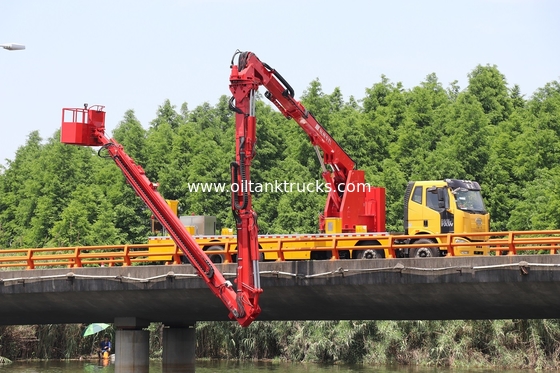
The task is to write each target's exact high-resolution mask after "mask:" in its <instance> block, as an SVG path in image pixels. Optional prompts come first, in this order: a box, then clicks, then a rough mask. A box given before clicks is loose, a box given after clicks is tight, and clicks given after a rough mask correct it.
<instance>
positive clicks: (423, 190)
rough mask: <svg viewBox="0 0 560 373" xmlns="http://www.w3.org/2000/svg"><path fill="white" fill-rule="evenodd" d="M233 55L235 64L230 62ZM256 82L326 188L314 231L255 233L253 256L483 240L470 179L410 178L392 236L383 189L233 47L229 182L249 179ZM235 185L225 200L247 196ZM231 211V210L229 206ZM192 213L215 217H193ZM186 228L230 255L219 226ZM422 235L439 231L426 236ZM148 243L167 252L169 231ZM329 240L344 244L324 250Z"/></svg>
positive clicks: (433, 247)
mask: <svg viewBox="0 0 560 373" xmlns="http://www.w3.org/2000/svg"><path fill="white" fill-rule="evenodd" d="M236 57H237V63H234V61H235V58H236ZM261 85H262V86H264V87H265V88H266V89H267V91H266V92H265V97H266V98H267V99H268V100H270V102H272V103H273V104H274V106H276V107H277V108H278V110H279V111H280V112H281V113H282V114H283V115H284V116H285V117H286V118H288V119H293V120H295V121H296V122H297V123H298V124H299V126H300V127H301V128H302V129H303V130H304V131H305V133H306V134H307V136H308V137H309V140H310V141H311V144H312V145H313V147H314V149H315V152H316V154H317V157H318V161H319V165H320V167H321V174H322V177H323V179H324V180H325V183H326V186H327V188H326V190H328V195H327V199H326V204H325V208H324V211H323V213H322V214H321V215H320V218H319V231H320V232H321V233H320V234H293V235H259V236H258V246H259V250H260V259H261V260H307V259H330V258H337V259H362V258H367V259H375V258H386V257H391V256H393V255H392V254H391V251H390V250H389V248H390V247H391V246H392V245H398V246H399V247H398V248H397V249H396V251H395V255H397V256H399V257H437V256H444V255H447V254H449V252H448V250H447V248H446V247H449V243H450V242H449V240H453V241H454V242H453V243H454V244H458V243H469V242H479V241H480V242H482V241H484V240H486V239H488V236H480V235H473V234H472V233H477V232H488V231H489V230H490V218H489V214H488V212H487V211H486V208H485V207H484V202H483V199H482V196H481V188H480V185H479V184H478V183H477V182H475V181H468V180H456V179H446V180H437V181H412V182H410V183H409V184H408V186H407V188H406V191H405V193H404V217H403V222H404V235H403V234H401V235H402V236H401V235H399V237H397V236H396V235H395V234H391V233H388V232H386V228H385V189H384V188H382V187H370V186H369V185H368V184H367V183H366V182H365V180H364V171H363V170H358V169H356V163H355V162H354V161H353V160H352V158H351V157H350V156H349V155H348V154H347V153H346V152H345V151H344V149H343V148H342V147H341V146H340V145H339V144H338V143H337V142H336V140H335V139H334V138H333V137H332V136H331V135H330V134H329V132H328V131H327V130H326V129H325V128H324V127H323V126H322V125H321V124H320V123H319V122H318V121H317V120H316V119H315V117H314V116H313V115H312V114H311V112H309V111H308V110H307V109H306V108H305V107H304V106H303V105H302V104H301V103H300V102H299V101H297V100H296V99H295V98H294V90H293V88H292V87H291V86H290V84H289V83H288V82H287V81H286V80H285V79H284V78H283V77H282V76H281V75H280V73H279V72H278V71H276V70H275V69H273V68H271V67H270V66H269V65H268V64H266V63H263V62H261V61H260V60H259V58H257V56H256V55H255V54H254V53H252V52H240V51H237V52H236V53H235V54H234V56H233V58H232V61H231V74H230V90H231V92H232V94H233V96H232V97H231V99H230V102H229V106H230V109H231V110H233V111H234V112H235V113H236V144H237V147H238V148H241V149H245V148H246V147H250V148H251V152H247V150H246V149H245V150H244V151H243V152H242V156H241V157H239V156H238V159H239V161H240V162H241V164H238V163H234V164H233V166H232V175H234V176H233V179H232V183H240V185H247V184H248V183H249V182H250V177H249V166H250V159H252V157H253V155H254V154H252V153H253V152H254V150H255V148H254V144H255V142H256V128H255V126H256V117H255V97H256V91H257V90H258V89H259V87H260V86H261ZM239 169H241V171H239ZM243 170H245V174H243ZM237 189H238V191H237V192H236V193H233V194H232V199H233V205H236V204H238V205H239V204H243V203H244V201H248V200H250V190H249V188H237ZM174 203H176V202H174ZM175 211H177V210H176V204H175ZM234 216H238V215H237V213H236V212H235V209H234ZM185 218H188V217H185ZM198 219H200V220H201V221H204V220H205V219H215V218H213V217H204V216H200V217H198ZM254 221H255V222H256V219H255V220H254ZM190 227H194V226H193V225H191V226H190ZM192 233H193V234H194V235H195V236H194V237H195V240H196V242H197V243H198V245H199V246H200V248H201V249H202V250H204V251H211V252H213V253H212V255H210V258H211V260H212V261H213V262H215V263H221V262H224V261H231V260H234V259H235V255H236V254H235V252H236V250H237V248H236V237H235V236H234V235H232V234H227V232H222V234H220V235H216V234H215V233H216V231H215V229H214V230H212V229H208V228H207V229H205V230H204V231H202V229H196V230H195V229H194V228H192ZM223 233H226V234H223ZM448 233H453V234H454V235H453V236H452V237H451V236H449V235H446V234H448ZM457 234H460V236H457ZM429 235H439V236H438V237H433V236H432V237H429V238H428V237H427V236H429ZM149 243H151V244H154V247H153V248H151V251H152V252H154V253H157V252H161V253H162V255H161V256H160V257H158V259H160V260H166V258H167V259H169V256H168V255H167V254H165V255H164V254H163V253H167V252H169V250H170V247H169V246H165V245H163V244H166V243H167V244H169V245H173V242H172V240H171V238H169V237H165V236H163V237H162V236H154V237H150V239H149ZM156 245H157V246H156ZM406 245H408V246H406ZM333 246H340V247H346V248H347V249H342V250H341V249H338V250H335V251H333V250H328V249H329V248H333ZM376 246H380V248H377V247H376ZM487 247H488V246H487V245H476V246H473V245H465V246H461V247H456V250H454V252H453V253H451V254H452V255H483V254H488V252H489V251H488V249H487ZM218 252H219V253H218ZM166 255H167V256H166Z"/></svg>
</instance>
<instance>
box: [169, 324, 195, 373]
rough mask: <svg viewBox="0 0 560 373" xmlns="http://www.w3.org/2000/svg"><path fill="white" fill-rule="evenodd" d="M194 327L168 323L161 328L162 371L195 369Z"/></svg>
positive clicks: (190, 370)
mask: <svg viewBox="0 0 560 373" xmlns="http://www.w3.org/2000/svg"><path fill="white" fill-rule="evenodd" d="M195 350H196V329H195V326H194V325H181V326H175V325H170V326H169V327H165V328H164V329H163V356H162V367H163V371H164V372H166V373H167V372H193V373H194V370H195Z"/></svg>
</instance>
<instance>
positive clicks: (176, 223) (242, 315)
mask: <svg viewBox="0 0 560 373" xmlns="http://www.w3.org/2000/svg"><path fill="white" fill-rule="evenodd" d="M104 118H105V112H104V111H103V107H102V106H93V107H91V108H89V109H88V108H87V106H85V107H84V109H63V114H62V131H61V142H63V143H66V144H74V145H82V146H101V148H100V149H99V154H100V155H101V153H102V151H103V150H105V151H106V152H107V154H108V156H109V157H110V158H112V159H113V161H114V162H115V164H116V165H117V166H118V167H119V168H120V169H121V171H122V173H123V175H124V177H125V178H126V181H127V182H128V183H129V184H130V185H131V186H132V188H133V189H134V191H135V192H136V194H137V195H138V196H139V197H140V198H141V199H142V200H143V201H144V203H145V204H146V205H147V206H148V208H149V209H150V210H151V211H152V213H153V214H154V216H155V217H156V218H157V219H158V221H159V222H160V223H161V224H162V225H163V226H164V227H165V229H167V231H168V232H169V235H170V236H171V238H172V239H173V241H174V242H175V244H176V245H177V247H178V248H180V249H181V251H182V252H183V253H184V254H185V256H186V257H187V258H188V260H189V262H190V264H191V265H192V266H193V267H194V268H195V269H196V270H197V272H198V274H199V275H200V277H201V278H202V279H203V280H204V281H205V282H206V284H207V285H208V287H209V288H210V290H211V291H212V292H213V293H214V294H215V295H216V296H217V297H218V298H219V299H220V300H221V301H222V302H223V303H224V305H225V306H226V307H227V309H228V310H229V312H230V313H229V317H230V318H232V319H236V320H237V321H238V322H239V324H241V325H242V326H248V325H250V324H251V322H252V321H253V320H254V319H255V318H256V317H257V316H258V314H259V313H260V307H259V305H258V296H259V294H260V293H261V292H262V290H261V289H260V288H256V287H255V286H254V277H253V276H252V275H251V276H249V277H248V276H246V274H245V268H244V267H242V266H241V265H240V264H239V265H238V276H239V277H238V281H237V290H235V289H234V288H233V286H232V284H231V282H230V281H228V280H226V279H225V278H224V276H223V275H222V274H221V273H220V271H219V270H218V269H217V268H216V267H215V266H214V264H213V263H212V261H211V260H210V259H209V258H208V256H207V255H206V253H205V252H204V251H203V250H202V249H201V248H200V247H199V245H198V244H197V243H196V241H195V239H194V238H193V237H192V236H191V235H190V234H189V232H188V231H187V230H186V229H185V227H184V226H183V224H182V223H181V220H180V219H179V218H178V216H177V215H176V214H175V213H174V212H173V210H172V209H171V208H170V207H169V205H168V204H167V203H166V201H165V199H164V198H163V197H162V196H161V194H160V193H159V192H158V191H157V187H158V184H157V183H153V182H152V181H150V180H149V179H148V177H147V176H146V174H145V172H144V169H143V168H142V167H141V166H140V165H137V164H136V163H135V162H134V161H133V159H132V158H131V157H130V156H128V154H127V153H126V152H125V151H124V149H123V147H122V146H121V145H120V144H119V143H118V142H117V141H116V140H114V139H109V138H107V137H106V136H105V134H104V131H105V125H104ZM238 255H239V256H242V255H243V253H239V254H238ZM256 276H257V277H258V273H257V274H256ZM240 278H243V279H244V281H239V280H240Z"/></svg>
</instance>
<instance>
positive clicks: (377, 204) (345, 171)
mask: <svg viewBox="0 0 560 373" xmlns="http://www.w3.org/2000/svg"><path fill="white" fill-rule="evenodd" d="M237 54H239V57H238V64H237V65H235V64H234V62H233V59H232V63H231V75H230V90H231V92H232V93H233V100H232V101H230V107H231V108H232V110H234V111H236V128H237V139H238V145H239V138H240V137H241V136H242V133H241V134H240V133H239V132H240V131H241V132H243V131H245V129H246V128H251V131H254V129H253V126H254V125H255V122H256V119H255V116H254V112H253V113H249V102H250V101H251V99H250V97H254V93H255V92H256V91H257V89H258V88H259V86H261V85H262V86H264V87H265V88H266V89H267V90H268V91H267V92H266V93H265V97H267V98H268V99H269V100H270V101H271V102H272V103H273V104H274V105H275V106H276V107H277V108H278V110H280V112H281V113H282V114H283V115H284V116H285V117H286V118H292V119H294V120H295V121H296V122H297V123H298V124H299V125H300V127H301V128H302V129H303V130H304V131H305V132H306V133H307V135H308V136H309V139H310V140H311V144H312V145H313V146H314V147H315V149H316V151H317V153H318V155H319V149H320V150H321V152H322V159H321V157H320V158H319V160H320V162H321V166H322V170H323V172H322V176H323V178H324V180H325V182H326V184H327V185H328V186H329V193H328V196H327V202H326V205H325V210H324V214H323V216H321V218H320V222H319V227H320V229H321V230H322V231H324V228H325V219H326V218H330V217H334V218H340V219H341V220H342V230H343V232H355V231H356V226H366V227H367V231H368V232H384V231H385V189H384V188H380V187H367V188H366V187H365V186H366V184H365V178H364V171H363V170H356V169H355V166H356V165H355V162H354V161H353V160H352V158H350V156H349V155H348V154H346V152H345V151H344V150H343V149H342V148H341V147H340V145H339V144H338V143H337V142H336V141H335V140H334V139H333V138H332V136H331V135H330V134H329V133H328V132H327V130H325V128H324V127H323V126H321V124H320V123H319V122H317V120H316V119H315V118H314V117H313V115H312V114H311V113H310V112H309V111H308V110H307V109H306V108H305V107H304V106H303V105H302V104H301V103H300V102H298V101H297V100H296V99H295V98H294V91H293V89H292V87H291V86H290V85H289V84H288V82H286V80H285V79H284V78H283V77H282V76H281V75H280V74H279V73H278V72H277V71H276V70H274V69H273V68H271V67H270V66H269V65H267V64H266V63H263V62H261V61H260V60H259V59H258V57H257V56H256V55H255V54H254V53H252V52H240V51H237V52H236V54H235V55H234V58H235V56H236V55H237ZM233 101H235V102H233ZM253 111H254V107H253ZM253 140H254V139H253ZM251 148H252V144H251ZM245 152H247V149H246V150H245ZM325 165H328V166H329V167H330V169H331V170H327V168H326V166H325ZM246 172H247V174H248V170H247V171H246ZM360 186H361V187H360Z"/></svg>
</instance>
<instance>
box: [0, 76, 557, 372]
mask: <svg viewBox="0 0 560 373" xmlns="http://www.w3.org/2000/svg"><path fill="white" fill-rule="evenodd" d="M468 77H469V83H468V86H467V87H466V88H465V89H461V88H460V87H458V86H457V84H456V82H455V83H452V84H451V85H450V86H449V87H447V88H445V87H443V85H442V84H441V83H440V82H439V81H438V78H437V76H436V75H435V74H430V75H428V76H427V77H426V79H425V81H423V82H422V83H420V84H419V85H418V86H416V87H413V88H412V89H405V88H404V87H403V86H402V84H400V83H396V84H395V83H393V82H391V81H390V80H389V79H388V78H387V77H385V76H382V77H381V80H380V81H379V82H377V83H374V84H373V85H372V86H371V87H369V88H366V89H365V95H364V97H363V98H361V99H356V98H354V97H350V98H349V99H348V100H347V101H346V100H344V98H343V94H342V92H341V91H340V90H339V89H338V88H337V89H335V90H334V91H333V92H332V93H330V94H327V93H324V92H323V91H322V87H321V83H320V82H319V80H315V81H312V82H311V84H310V85H309V87H308V89H307V90H306V91H305V92H304V93H303V95H302V96H301V101H302V103H303V104H304V105H305V106H306V107H307V108H308V109H309V110H310V111H311V112H312V113H313V114H314V116H315V117H316V118H317V119H318V121H319V122H321V123H322V124H323V126H324V127H325V128H326V129H327V130H328V131H329V132H330V133H331V134H332V135H333V137H334V138H335V139H336V140H337V141H338V142H339V143H340V144H341V145H342V147H343V148H344V149H345V150H346V151H347V152H348V154H350V155H351V156H352V157H353V159H354V160H355V161H356V163H357V164H358V167H359V168H360V169H363V170H365V172H366V179H367V181H368V182H369V183H370V184H371V185H378V186H384V187H385V188H386V190H387V223H388V230H390V231H402V209H403V202H402V199H403V192H404V190H405V186H406V183H407V182H408V181H409V180H429V179H442V178H460V179H474V180H477V181H478V182H479V183H480V184H481V185H482V187H483V194H484V197H485V202H486V204H487V207H488V209H489V211H490V213H491V216H492V229H493V230H495V231H498V230H530V229H557V228H558V227H559V226H560V214H558V209H559V206H560V193H559V192H557V190H558V189H559V188H560V84H559V83H558V82H557V81H553V82H550V83H548V84H546V85H545V86H544V87H542V88H540V89H538V90H537V91H536V92H534V94H533V95H532V96H531V97H530V98H526V97H525V96H523V95H521V94H520V88H519V87H518V86H513V87H509V86H508V84H507V81H506V78H505V77H504V75H502V74H501V73H500V71H499V70H498V68H497V67H496V66H491V65H486V66H477V67H476V68H475V69H474V70H473V71H472V72H471V73H470V74H469V75H468ZM257 118H258V129H257V137H258V145H257V146H258V148H257V155H256V159H255V161H254V164H253V168H252V179H253V181H255V182H261V183H265V182H274V181H275V180H278V181H280V182H283V181H288V182H300V183H301V182H306V183H307V182H315V180H320V178H321V176H320V168H319V164H318V161H317V159H316V155H315V152H314V150H313V148H312V147H311V145H310V143H309V141H308V139H307V136H306V135H305V133H304V132H303V131H302V130H301V129H300V128H299V127H298V126H297V124H296V123H295V122H293V121H290V120H287V119H285V118H284V117H283V116H282V115H281V114H280V113H279V112H277V111H276V110H274V109H272V108H271V107H270V106H269V105H268V104H267V103H266V100H259V102H258V105H257ZM112 135H113V137H114V138H115V139H116V140H117V141H119V142H120V143H121V144H122V145H123V146H124V147H125V149H126V151H127V153H128V154H129V155H130V156H131V157H132V158H133V159H135V160H136V162H137V163H138V164H140V165H142V166H143V168H144V169H145V171H146V174H147V176H148V177H149V178H150V179H151V180H153V181H158V182H159V183H160V184H161V186H160V189H159V190H160V192H161V193H162V195H163V196H164V197H165V198H168V199H177V200H179V201H180V210H181V213H182V214H206V215H215V216H217V217H218V221H219V222H221V224H222V225H223V226H226V227H232V226H233V218H232V216H231V212H230V211H231V210H230V196H229V194H228V193H217V192H214V193H204V192H202V191H200V190H199V191H198V192H196V191H192V190H191V188H192V185H193V183H203V182H208V183H229V179H230V176H229V175H230V171H229V164H230V162H231V161H232V160H233V159H234V147H235V146H234V138H235V132H234V118H233V113H232V112H231V111H229V110H228V98H227V97H225V96H224V97H221V98H220V99H219V101H218V103H217V104H216V105H215V106H212V105H210V104H208V103H205V104H203V105H200V106H198V107H196V108H195V109H194V110H189V109H188V107H187V104H186V103H185V104H183V105H182V106H181V107H180V109H177V108H176V107H175V106H173V105H172V104H171V103H170V102H169V101H165V102H164V103H163V104H162V105H161V106H160V107H159V108H158V111H157V117H156V118H155V119H154V120H153V121H152V122H151V123H150V125H149V127H148V128H147V129H146V128H144V127H143V126H142V124H141V123H140V122H139V121H138V120H137V118H136V117H135V115H134V112H133V111H132V110H130V111H128V112H126V113H125V114H124V117H123V119H122V121H121V122H120V123H119V124H118V126H117V127H116V129H115V130H114V132H113V134H112ZM0 171H1V172H0V249H5V248H19V247H57V246H68V245H102V244H117V243H143V242H146V239H147V237H148V235H149V230H150V212H149V211H147V209H146V208H145V206H144V204H143V202H142V201H141V200H140V199H138V198H137V197H136V196H135V195H134V192H133V191H132V189H131V188H130V187H129V186H128V185H126V183H125V180H124V178H123V176H122V175H121V172H120V171H119V170H118V169H117V167H116V166H115V165H114V164H113V162H112V161H111V160H109V159H104V158H100V157H98V156H97V154H96V150H94V149H91V148H86V147H76V146H69V145H64V144H61V143H60V142H59V133H58V132H55V133H54V134H53V137H51V138H49V139H47V140H46V141H44V140H43V139H41V138H40V136H39V133H38V132H32V133H30V134H29V137H28V139H27V142H26V143H25V145H23V146H21V147H20V148H19V149H18V151H17V153H16V155H15V158H14V159H13V160H8V163H7V164H6V166H5V167H3V168H2V169H1V170H0ZM556 181H558V182H556ZM324 200H325V195H324V194H321V193H299V192H293V193H277V192H272V193H265V192H262V193H255V196H254V208H255V210H256V211H257V212H258V214H259V230H260V232H261V233H312V232H316V231H317V224H318V214H319V212H321V210H322V207H323V204H324ZM219 325H220V324H208V325H207V324H205V325H203V326H201V328H200V330H201V333H200V336H199V338H215V337H212V335H214V334H216V333H217V334H219V333H230V334H235V333H238V334H239V333H245V332H242V331H239V330H237V331H232V330H230V329H231V328H233V327H232V326H231V325H229V326H221V327H220V326H219ZM255 325H260V327H257V326H255V328H260V329H258V330H254V333H256V334H258V333H264V334H265V335H266V334H267V333H269V332H270V334H272V335H276V334H275V332H273V331H269V330H268V329H269V328H270V329H275V330H276V329H278V330H285V331H288V330H289V331H290V334H289V335H288V334H285V335H283V336H282V337H279V338H277V339H275V340H274V341H273V342H272V341H268V340H267V341H266V342H263V341H260V340H258V342H256V341H257V340H255V339H253V340H248V341H246V342H243V343H247V344H248V347H247V348H244V347H243V344H241V345H240V344H239V342H240V341H239V340H236V339H232V343H233V344H234V345H235V347H231V346H225V345H219V344H218V345H211V344H209V345H208V346H214V347H206V346H207V345H206V344H204V346H205V347H204V348H202V349H201V350H200V351H204V354H205V355H206V356H217V357H234V358H245V357H249V356H248V355H250V352H251V351H256V350H255V348H254V347H255V346H256V347H258V349H264V350H263V351H260V350H259V351H260V352H258V353H257V352H255V354H256V356H255V357H270V356H272V355H274V356H282V357H284V358H287V359H294V360H318V361H338V360H340V361H349V362H352V361H366V362H367V361H370V362H376V363H379V362H386V361H387V360H395V361H397V362H412V361H415V359H416V357H420V358H426V359H428V360H429V361H431V362H433V363H437V364H439V363H442V361H444V362H445V363H447V364H449V363H450V362H451V361H452V360H453V359H461V360H462V361H475V362H478V361H494V362H496V361H497V362H499V363H504V364H505V363H507V361H505V360H504V359H507V358H509V357H506V355H503V353H504V352H507V351H510V350H511V351H513V347H512V346H518V347H519V348H525V347H527V348H531V349H533V350H530V351H529V350H525V352H518V354H520V356H521V355H523V359H522V360H523V363H522V364H517V365H519V366H534V367H536V366H544V365H547V364H549V363H547V364H545V363H543V361H549V362H550V361H553V362H554V361H556V360H557V357H558V353H559V346H558V342H557V341H558V339H559V333H558V330H559V327H558V325H557V322H555V321H546V320H544V321H534V322H532V321H531V322H529V321H496V322H484V321H479V322H409V323H406V322H395V323H392V322H377V323H376V322H344V323H343V322H340V323H335V324H333V325H335V326H333V325H331V324H309V323H291V324H288V325H284V324H278V325H276V324H273V323H272V324H264V323H259V324H255ZM208 330H211V332H209V331H208ZM334 331H336V332H337V334H336V335H333V334H332V333H333V332H334ZM246 333H249V332H246ZM345 333H347V334H345ZM383 333H386V335H385V334H383ZM439 333H441V334H439ZM298 336H300V339H298ZM2 338H6V336H3V337H2ZM263 338H264V337H263ZM446 338H447V340H446V343H443V340H444V339H446ZM315 339H316V340H317V341H316V343H315V342H313V341H315ZM339 339H342V340H341V341H340V343H339V342H338V340H339ZM205 343H206V342H205ZM228 343H229V342H228ZM1 345H2V339H1V338H0V347H2V346H1ZM251 346H252V347H251ZM209 349H210V350H209ZM211 349H214V350H211ZM356 351H363V353H361V352H360V353H358V352H356ZM2 352H5V350H2V349H1V348H0V353H2ZM411 354H412V355H411ZM415 354H419V355H418V356H416V355H415ZM514 355H515V353H513V352H511V355H507V356H510V357H511V358H512V359H513V358H515V357H516V356H514ZM44 356H48V354H46V355H44ZM383 356H385V357H383ZM387 356H391V359H389V358H387ZM497 356H501V357H497ZM442 359H443V360H442ZM543 359H544V360H543ZM547 359H548V360H547ZM550 359H552V360H550ZM420 360H421V359H420ZM506 365H507V364H506ZM549 365H550V364H549ZM552 365H554V364H552Z"/></svg>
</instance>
